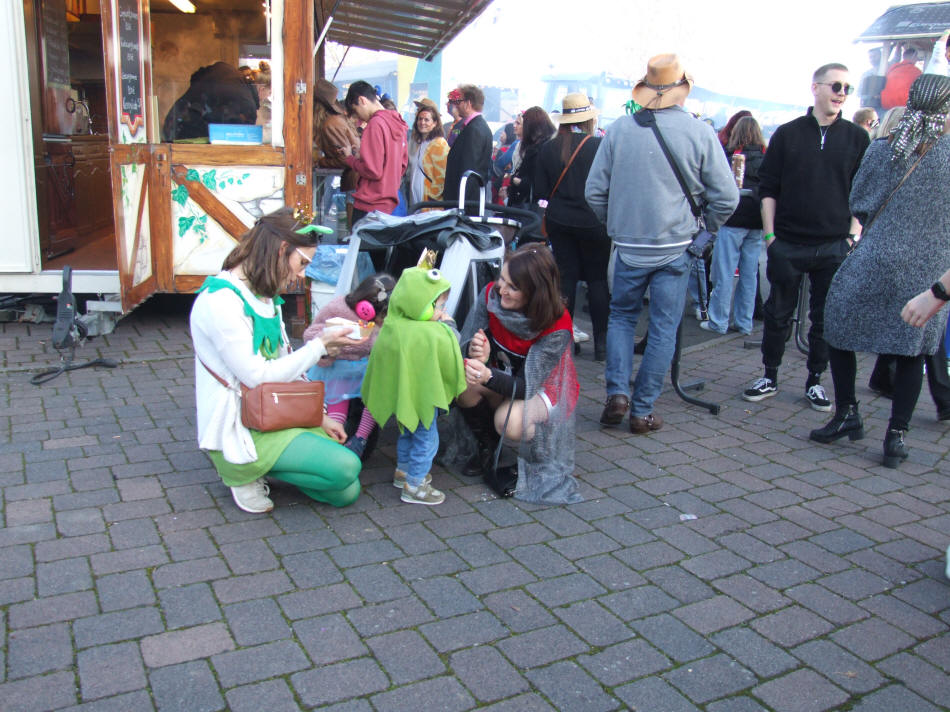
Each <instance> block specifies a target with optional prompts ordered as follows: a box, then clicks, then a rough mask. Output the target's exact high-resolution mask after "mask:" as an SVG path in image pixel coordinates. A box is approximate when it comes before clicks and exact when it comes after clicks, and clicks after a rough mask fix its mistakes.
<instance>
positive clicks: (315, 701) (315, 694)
mask: <svg viewBox="0 0 950 712" xmlns="http://www.w3.org/2000/svg"><path fill="white" fill-rule="evenodd" d="M290 684H291V686H292V687H293V688H294V690H296V691H297V695H298V696H299V697H300V701H301V702H303V704H304V705H306V706H308V707H316V706H320V705H326V704H328V703H330V702H338V701H340V700H344V699H347V698H349V697H361V696H364V695H369V694H371V693H373V692H379V691H380V690H385V689H386V688H388V687H389V680H388V679H387V678H386V674H385V673H384V672H383V671H382V670H381V669H380V667H379V665H377V664H376V662H375V661H374V660H372V659H371V658H359V659H357V660H349V661H347V662H344V663H337V664H336V665H326V666H324V667H319V668H311V669H309V670H305V671H304V672H298V673H296V674H294V675H291V676H290ZM382 709H387V708H382ZM389 709H391V708H389ZM418 709H424V708H418Z"/></svg>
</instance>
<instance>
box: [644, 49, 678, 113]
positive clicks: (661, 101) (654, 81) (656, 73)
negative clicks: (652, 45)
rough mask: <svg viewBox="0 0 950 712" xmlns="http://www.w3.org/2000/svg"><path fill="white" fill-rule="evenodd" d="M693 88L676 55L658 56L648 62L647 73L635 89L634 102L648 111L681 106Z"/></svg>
mask: <svg viewBox="0 0 950 712" xmlns="http://www.w3.org/2000/svg"><path fill="white" fill-rule="evenodd" d="M692 88H693V78H692V77H691V76H690V75H689V74H687V73H686V70H684V69H683V65H682V64H681V63H680V60H679V57H677V56H676V55H675V54H658V55H657V56H655V57H651V58H650V61H649V62H647V73H646V76H645V77H643V79H641V80H640V81H639V82H637V85H636V86H635V87H634V88H633V100H634V101H635V102H637V103H638V104H639V105H640V106H642V107H644V108H646V109H665V108H666V107H668V106H673V105H674V104H679V103H680V102H681V101H682V100H683V99H685V98H686V97H687V96H688V95H689V92H690V90H691V89H692Z"/></svg>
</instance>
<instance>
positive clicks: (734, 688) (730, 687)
mask: <svg viewBox="0 0 950 712" xmlns="http://www.w3.org/2000/svg"><path fill="white" fill-rule="evenodd" d="M663 678H664V679H665V680H666V681H667V682H669V683H672V684H673V685H674V686H675V687H676V688H677V689H679V691H680V692H682V693H684V694H685V695H686V696H687V697H689V698H690V699H691V700H692V701H693V702H697V703H700V704H702V703H705V702H709V701H710V700H714V699H717V698H719V697H725V696H726V695H731V694H735V693H736V692H739V691H740V690H744V689H746V688H749V687H752V686H753V685H755V684H756V677H755V675H754V674H752V672H751V671H749V670H747V669H745V668H744V667H742V666H741V665H739V664H738V663H737V662H735V661H734V660H730V659H729V658H728V657H727V656H725V655H713V656H712V657H710V658H706V659H704V660H696V661H694V662H692V663H690V664H689V665H682V666H680V667H678V668H676V669H675V670H671V671H669V672H665V673H663Z"/></svg>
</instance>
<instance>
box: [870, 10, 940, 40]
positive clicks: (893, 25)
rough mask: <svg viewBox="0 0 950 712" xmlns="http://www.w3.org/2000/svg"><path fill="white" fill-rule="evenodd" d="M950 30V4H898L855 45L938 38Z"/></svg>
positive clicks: (882, 16)
mask: <svg viewBox="0 0 950 712" xmlns="http://www.w3.org/2000/svg"><path fill="white" fill-rule="evenodd" d="M948 27H950V2H925V3H918V4H916V5H898V6H896V7H892V8H890V9H889V10H887V12H885V13H884V14H883V15H881V16H880V17H879V18H877V20H875V21H874V24H873V25H871V26H870V27H869V28H867V29H866V30H865V31H864V32H862V33H861V34H860V35H859V36H858V38H857V39H856V40H855V42H879V41H882V40H912V39H924V38H933V37H939V36H940V34H941V33H942V32H943V31H944V30H945V29H947V28H948Z"/></svg>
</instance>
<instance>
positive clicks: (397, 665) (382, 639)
mask: <svg viewBox="0 0 950 712" xmlns="http://www.w3.org/2000/svg"><path fill="white" fill-rule="evenodd" d="M366 644H367V645H368V646H369V647H370V649H371V650H372V651H373V658H374V659H375V660H376V662H377V663H379V665H380V666H382V668H383V670H384V671H385V672H386V674H387V675H388V676H389V679H390V680H391V681H392V682H393V683H394V684H396V685H402V684H405V683H407V682H416V681H417V680H424V679H426V678H430V677H435V676H436V675H441V674H442V673H444V672H445V665H443V664H442V661H441V660H440V659H439V656H438V655H436V653H435V651H433V650H432V648H430V647H429V645H428V644H427V643H426V642H425V640H423V638H422V637H421V636H420V635H419V634H418V633H416V632H415V631H408V630H406V631H397V632H395V633H387V634H385V635H381V636H377V637H375V638H368V639H367V640H366Z"/></svg>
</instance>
